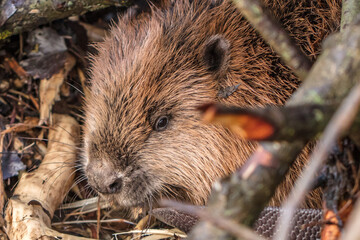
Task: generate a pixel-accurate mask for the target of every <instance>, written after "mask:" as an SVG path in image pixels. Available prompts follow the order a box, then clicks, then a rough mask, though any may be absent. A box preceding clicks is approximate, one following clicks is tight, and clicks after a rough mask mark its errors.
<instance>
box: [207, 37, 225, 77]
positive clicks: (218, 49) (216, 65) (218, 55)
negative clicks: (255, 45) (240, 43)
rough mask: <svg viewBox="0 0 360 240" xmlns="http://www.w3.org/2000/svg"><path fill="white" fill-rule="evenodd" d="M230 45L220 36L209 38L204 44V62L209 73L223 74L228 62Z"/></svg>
mask: <svg viewBox="0 0 360 240" xmlns="http://www.w3.org/2000/svg"><path fill="white" fill-rule="evenodd" d="M229 48H230V43H229V41H228V40H226V39H225V38H224V37H223V36H221V35H214V36H211V37H210V38H209V39H208V40H207V41H206V42H205V48H204V52H203V57H204V62H205V64H206V65H207V67H208V69H209V70H210V71H214V72H223V71H224V70H226V68H227V65H228V61H229V55H230V54H229Z"/></svg>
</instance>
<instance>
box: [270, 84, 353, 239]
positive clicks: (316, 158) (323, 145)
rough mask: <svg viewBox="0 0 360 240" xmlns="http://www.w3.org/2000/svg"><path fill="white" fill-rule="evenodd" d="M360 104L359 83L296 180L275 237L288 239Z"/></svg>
mask: <svg viewBox="0 0 360 240" xmlns="http://www.w3.org/2000/svg"><path fill="white" fill-rule="evenodd" d="M359 106H360V84H357V85H356V86H355V87H354V88H353V90H352V91H351V92H350V94H349V95H348V96H347V97H346V98H345V99H344V101H343V102H342V103H341V105H340V107H339V109H338V110H337V111H336V113H335V114H334V117H333V118H332V119H331V121H330V123H329V124H328V126H327V127H326V129H325V132H324V134H323V136H322V138H321V140H320V142H319V144H318V146H317V148H316V149H315V151H314V153H313V154H312V156H311V158H310V159H311V160H310V164H309V166H308V167H307V168H306V170H305V172H304V174H303V176H302V177H301V178H300V179H299V180H298V181H297V182H296V184H295V188H294V189H293V190H292V192H291V194H290V197H289V199H288V201H287V202H286V203H285V205H284V210H285V211H284V213H283V214H282V215H281V217H280V220H279V224H278V227H279V231H278V234H277V235H276V237H275V239H279V240H282V239H287V236H288V234H289V231H290V229H291V225H290V224H289V222H290V221H291V219H292V217H293V215H294V212H295V209H296V207H297V206H298V205H299V204H300V203H301V201H302V200H303V199H304V196H305V195H306V193H307V191H308V190H309V189H310V187H311V184H312V181H313V179H314V178H315V176H316V173H317V172H318V171H319V169H320V167H321V165H322V164H323V162H324V161H325V160H326V157H327V156H328V154H329V152H330V151H331V148H332V147H333V146H334V144H335V142H336V140H337V139H338V138H339V137H340V136H341V135H342V134H343V133H344V132H345V131H346V130H347V129H349V128H350V127H351V124H352V122H353V120H354V119H355V117H356V114H357V112H358V109H359Z"/></svg>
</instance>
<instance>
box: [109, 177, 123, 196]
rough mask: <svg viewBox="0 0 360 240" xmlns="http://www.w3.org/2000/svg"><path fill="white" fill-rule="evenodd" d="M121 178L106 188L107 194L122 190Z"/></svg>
mask: <svg viewBox="0 0 360 240" xmlns="http://www.w3.org/2000/svg"><path fill="white" fill-rule="evenodd" d="M122 183H123V180H122V178H116V179H115V180H114V182H113V183H111V184H110V185H109V186H108V187H107V191H108V193H118V192H120V190H121V188H122Z"/></svg>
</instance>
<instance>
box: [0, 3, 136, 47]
mask: <svg viewBox="0 0 360 240" xmlns="http://www.w3.org/2000/svg"><path fill="white" fill-rule="evenodd" d="M130 4H131V0H124V1H115V0H106V1H104V0H76V1H73V0H44V1H38V0H19V1H14V0H3V2H2V4H0V40H3V39H5V38H7V37H9V36H11V35H14V34H18V33H21V32H24V31H30V30H32V29H34V28H36V27H37V26H39V25H41V24H46V23H49V22H51V21H54V20H57V19H61V18H66V17H69V16H72V15H81V14H84V13H86V12H88V11H95V10H99V9H102V8H105V7H109V6H112V5H116V6H128V5H130Z"/></svg>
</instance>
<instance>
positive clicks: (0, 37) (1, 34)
mask: <svg viewBox="0 0 360 240" xmlns="http://www.w3.org/2000/svg"><path fill="white" fill-rule="evenodd" d="M11 35H12V32H10V31H9V30H4V31H2V32H0V40H4V39H6V38H8V37H10V36H11Z"/></svg>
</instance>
